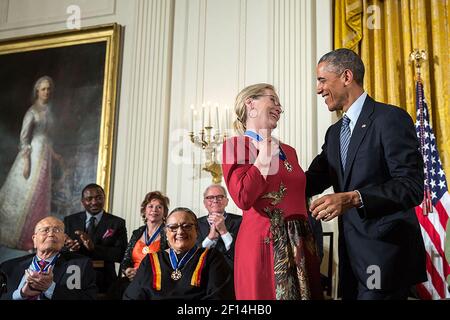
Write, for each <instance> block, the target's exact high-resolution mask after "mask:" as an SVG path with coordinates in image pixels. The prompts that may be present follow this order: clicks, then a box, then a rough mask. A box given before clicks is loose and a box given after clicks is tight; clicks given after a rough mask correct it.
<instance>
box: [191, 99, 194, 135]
mask: <svg viewBox="0 0 450 320" xmlns="http://www.w3.org/2000/svg"><path fill="white" fill-rule="evenodd" d="M194 116H195V110H194V105H193V104H191V132H194Z"/></svg>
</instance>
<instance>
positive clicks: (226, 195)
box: [203, 184, 228, 198]
mask: <svg viewBox="0 0 450 320" xmlns="http://www.w3.org/2000/svg"><path fill="white" fill-rule="evenodd" d="M211 188H220V189H222V191H223V194H224V195H225V197H226V198H228V193H227V189H225V187H224V186H222V185H221V184H211V185H209V186H207V187H206V189H205V192H203V198H204V197H206V194H207V193H208V191H209V189H211Z"/></svg>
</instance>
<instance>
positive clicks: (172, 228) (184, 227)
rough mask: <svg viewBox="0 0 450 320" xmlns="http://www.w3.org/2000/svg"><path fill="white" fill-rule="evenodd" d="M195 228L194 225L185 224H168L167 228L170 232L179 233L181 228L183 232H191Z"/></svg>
mask: <svg viewBox="0 0 450 320" xmlns="http://www.w3.org/2000/svg"><path fill="white" fill-rule="evenodd" d="M193 227H194V224H193V223H183V224H168V225H166V228H167V229H169V230H170V232H173V233H175V232H177V231H178V229H179V228H181V230H183V231H191V230H192V228H193Z"/></svg>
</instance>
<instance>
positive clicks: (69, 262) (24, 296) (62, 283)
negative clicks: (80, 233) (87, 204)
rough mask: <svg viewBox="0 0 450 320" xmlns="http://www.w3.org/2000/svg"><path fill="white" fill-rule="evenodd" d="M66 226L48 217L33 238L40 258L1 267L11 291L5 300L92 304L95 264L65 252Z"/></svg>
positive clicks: (35, 256)
mask: <svg viewBox="0 0 450 320" xmlns="http://www.w3.org/2000/svg"><path fill="white" fill-rule="evenodd" d="M65 238H66V236H65V234H64V224H63V222H62V221H61V220H59V219H57V218H55V217H47V218H44V219H42V220H41V221H39V222H38V223H37V224H36V227H35V229H34V234H33V242H34V247H35V249H36V254H30V255H27V256H24V257H20V258H15V259H11V260H8V261H5V262H3V263H2V264H1V265H0V270H1V271H2V272H3V273H4V274H5V275H6V278H7V279H6V282H7V288H6V292H5V293H4V294H3V295H2V296H1V299H2V300H92V299H94V298H95V294H96V292H97V287H96V285H95V273H94V269H93V268H92V261H91V260H90V259H88V258H86V257H84V256H82V255H79V254H76V253H73V252H67V251H66V252H61V249H62V248H63V246H64V241H65Z"/></svg>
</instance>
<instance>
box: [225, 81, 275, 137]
mask: <svg viewBox="0 0 450 320" xmlns="http://www.w3.org/2000/svg"><path fill="white" fill-rule="evenodd" d="M266 89H269V90H272V91H273V92H275V87H274V86H273V85H271V84H268V83H257V84H253V85H251V86H247V87H245V88H244V89H242V90H241V92H239V94H238V95H237V97H236V100H235V102H234V113H235V114H236V120H234V121H233V128H234V130H235V131H236V133H237V134H240V135H243V134H244V132H245V130H246V125H245V124H246V122H247V108H246V107H245V101H246V100H247V99H248V98H251V97H253V96H257V95H260V94H264V90H266Z"/></svg>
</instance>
